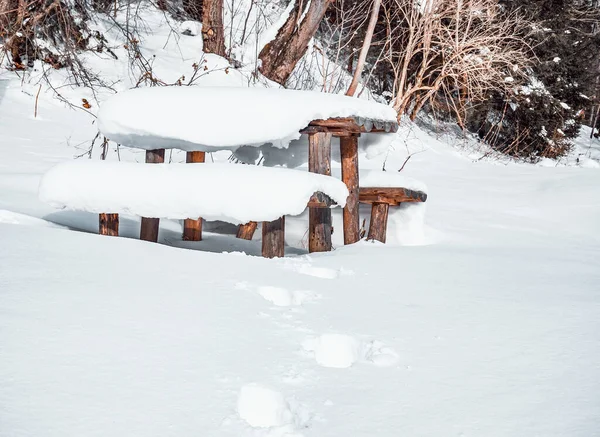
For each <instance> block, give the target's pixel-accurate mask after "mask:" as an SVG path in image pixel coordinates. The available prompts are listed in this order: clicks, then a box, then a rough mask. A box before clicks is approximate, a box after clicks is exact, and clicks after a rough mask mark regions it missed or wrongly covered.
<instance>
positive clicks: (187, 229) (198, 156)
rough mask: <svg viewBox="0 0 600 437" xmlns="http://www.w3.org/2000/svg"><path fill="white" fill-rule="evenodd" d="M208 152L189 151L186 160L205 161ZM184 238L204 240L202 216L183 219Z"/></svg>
mask: <svg viewBox="0 0 600 437" xmlns="http://www.w3.org/2000/svg"><path fill="white" fill-rule="evenodd" d="M205 158H206V154H205V153H204V152H187V154H186V157H185V162H187V163H195V162H204V160H205ZM183 239H184V240H186V241H200V240H202V218H201V217H198V218H197V219H189V218H188V219H185V220H184V221H183Z"/></svg>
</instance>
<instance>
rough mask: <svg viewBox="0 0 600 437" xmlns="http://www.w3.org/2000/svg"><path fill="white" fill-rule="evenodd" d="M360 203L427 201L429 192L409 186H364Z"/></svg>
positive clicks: (392, 203) (394, 203)
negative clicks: (412, 188) (411, 188)
mask: <svg viewBox="0 0 600 437" xmlns="http://www.w3.org/2000/svg"><path fill="white" fill-rule="evenodd" d="M358 199H359V201H360V203H387V204H389V205H393V206H395V205H399V204H400V203H402V202H425V201H426V200H427V194H426V193H424V192H422V191H415V190H409V189H408V188H399V187H394V188H387V187H363V188H361V189H360V191H359V196H358Z"/></svg>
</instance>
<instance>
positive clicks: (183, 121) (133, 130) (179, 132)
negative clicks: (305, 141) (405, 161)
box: [98, 87, 396, 151]
mask: <svg viewBox="0 0 600 437" xmlns="http://www.w3.org/2000/svg"><path fill="white" fill-rule="evenodd" d="M334 117H359V118H364V119H367V120H377V121H381V122H396V113H395V111H394V110H393V109H392V108H391V107H389V106H386V105H382V104H379V103H375V102H370V101H366V100H362V99H357V98H352V97H348V96H343V95H337V94H326V93H317V92H312V91H295V90H285V89H265V88H229V87H159V88H156V87H155V88H138V89H133V90H129V91H125V92H122V93H119V94H117V95H116V96H114V97H112V98H111V99H109V100H108V101H107V102H106V103H104V104H103V105H102V107H101V108H100V111H99V114H98V127H99V129H100V131H101V132H102V134H104V135H105V136H106V137H108V138H110V139H111V140H113V141H115V142H117V143H120V144H122V145H124V146H128V147H136V148H140V149H146V150H152V149H170V148H176V149H181V150H186V151H195V150H204V151H214V150H219V149H230V150H235V149H237V148H238V147H241V146H261V145H263V144H273V145H274V146H275V147H278V148H287V147H288V145H289V143H290V141H292V140H296V139H298V138H300V133H299V131H300V130H301V129H303V128H305V127H306V126H307V125H308V124H309V123H310V122H311V121H313V120H317V119H328V118H334Z"/></svg>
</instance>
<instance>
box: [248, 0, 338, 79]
mask: <svg viewBox="0 0 600 437" xmlns="http://www.w3.org/2000/svg"><path fill="white" fill-rule="evenodd" d="M293 1H295V4H294V7H293V8H292V10H291V12H290V14H289V16H288V18H287V20H286V21H285V23H284V24H283V26H282V27H281V28H280V29H279V31H278V32H277V36H276V37H275V38H274V39H273V40H272V41H270V42H269V43H267V44H266V45H265V47H264V48H263V49H262V50H261V52H260V54H259V56H258V57H259V59H260V61H261V66H260V67H259V70H260V72H261V73H262V74H263V75H264V76H265V77H267V78H269V79H271V80H272V81H274V82H277V83H279V84H282V85H283V84H285V83H286V81H287V80H288V78H289V77H290V74H291V73H292V71H293V70H294V67H295V66H296V64H297V63H298V61H299V60H300V59H301V58H302V56H304V54H305V53H306V50H307V49H308V43H309V42H310V40H311V39H312V38H313V37H314V36H315V34H316V32H317V30H318V29H319V25H320V23H321V21H322V20H323V17H324V16H325V12H326V11H327V8H328V7H329V6H330V4H331V2H332V0H311V1H309V0H293Z"/></svg>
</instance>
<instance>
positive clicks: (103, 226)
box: [99, 214, 119, 237]
mask: <svg viewBox="0 0 600 437" xmlns="http://www.w3.org/2000/svg"><path fill="white" fill-rule="evenodd" d="M99 222H100V223H99V224H100V228H99V234H100V235H109V236H111V237H117V236H118V235H119V214H100V216H99Z"/></svg>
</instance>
